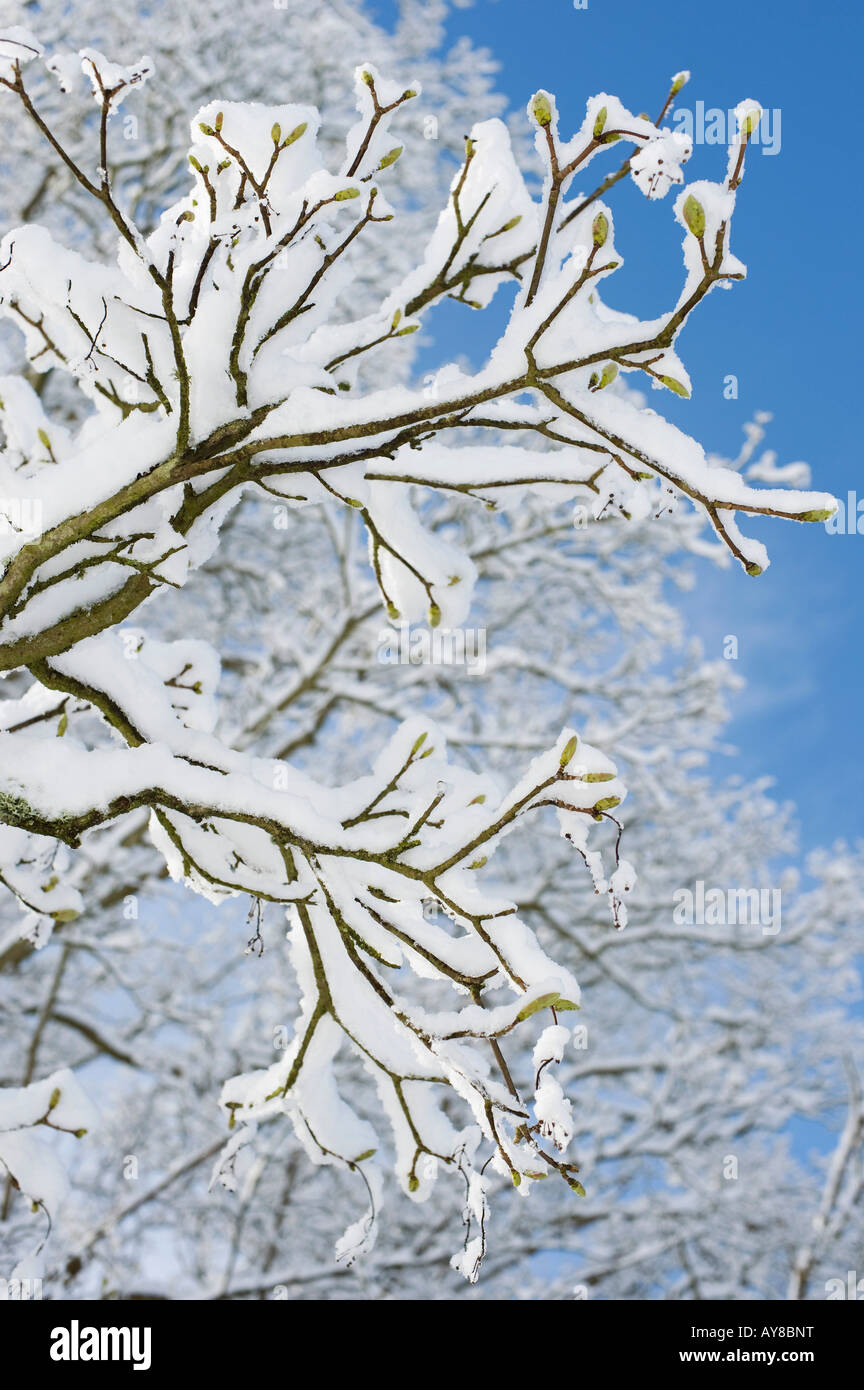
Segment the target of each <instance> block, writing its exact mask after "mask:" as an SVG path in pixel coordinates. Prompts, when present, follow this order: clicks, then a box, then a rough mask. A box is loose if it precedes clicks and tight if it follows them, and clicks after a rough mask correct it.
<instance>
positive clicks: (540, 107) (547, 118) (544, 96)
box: [531, 92, 552, 127]
mask: <svg viewBox="0 0 864 1390" xmlns="http://www.w3.org/2000/svg"><path fill="white" fill-rule="evenodd" d="M531 110H532V112H533V115H534V119H535V121H536V122H537V124H538V125H539V126H543V127H545V126H547V125H551V124H552V102H551V101H550V99H549V96H548V93H546V92H538V93H537V95H536V96H535V97H534V100H533V102H532V103H531Z"/></svg>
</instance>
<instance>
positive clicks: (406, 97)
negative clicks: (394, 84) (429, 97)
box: [402, 87, 417, 101]
mask: <svg viewBox="0 0 864 1390" xmlns="http://www.w3.org/2000/svg"><path fill="white" fill-rule="evenodd" d="M416 95H417V93H416V92H415V90H414V88H413V87H409V88H408V90H407V92H403V93H402V100H403V101H413V99H414V97H416Z"/></svg>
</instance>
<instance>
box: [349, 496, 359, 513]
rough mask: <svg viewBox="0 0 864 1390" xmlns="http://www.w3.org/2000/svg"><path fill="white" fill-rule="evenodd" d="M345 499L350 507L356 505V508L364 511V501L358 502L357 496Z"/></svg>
mask: <svg viewBox="0 0 864 1390" xmlns="http://www.w3.org/2000/svg"><path fill="white" fill-rule="evenodd" d="M345 501H346V502H347V503H348V506H349V507H356V508H357V509H358V511H361V512H362V510H363V503H362V502H358V500H357V498H356V497H346V498H345Z"/></svg>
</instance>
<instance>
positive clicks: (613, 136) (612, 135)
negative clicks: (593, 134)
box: [603, 130, 621, 145]
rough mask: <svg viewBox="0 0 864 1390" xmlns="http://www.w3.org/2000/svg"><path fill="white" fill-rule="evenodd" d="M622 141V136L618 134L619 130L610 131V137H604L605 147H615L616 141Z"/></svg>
mask: <svg viewBox="0 0 864 1390" xmlns="http://www.w3.org/2000/svg"><path fill="white" fill-rule="evenodd" d="M620 139H621V136H620V135H619V134H618V132H617V130H610V132H609V134H608V135H604V136H603V144H604V145H614V144H615V141H616V140H620Z"/></svg>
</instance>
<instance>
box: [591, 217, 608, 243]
mask: <svg viewBox="0 0 864 1390" xmlns="http://www.w3.org/2000/svg"><path fill="white" fill-rule="evenodd" d="M591 235H592V237H593V238H594V245H595V246H603V245H604V244H605V242H606V238H607V236H608V235H609V218H608V217H607V216H606V214H605V212H598V214H597V216H596V217H595V218H594V222H593V224H592V227H591Z"/></svg>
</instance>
